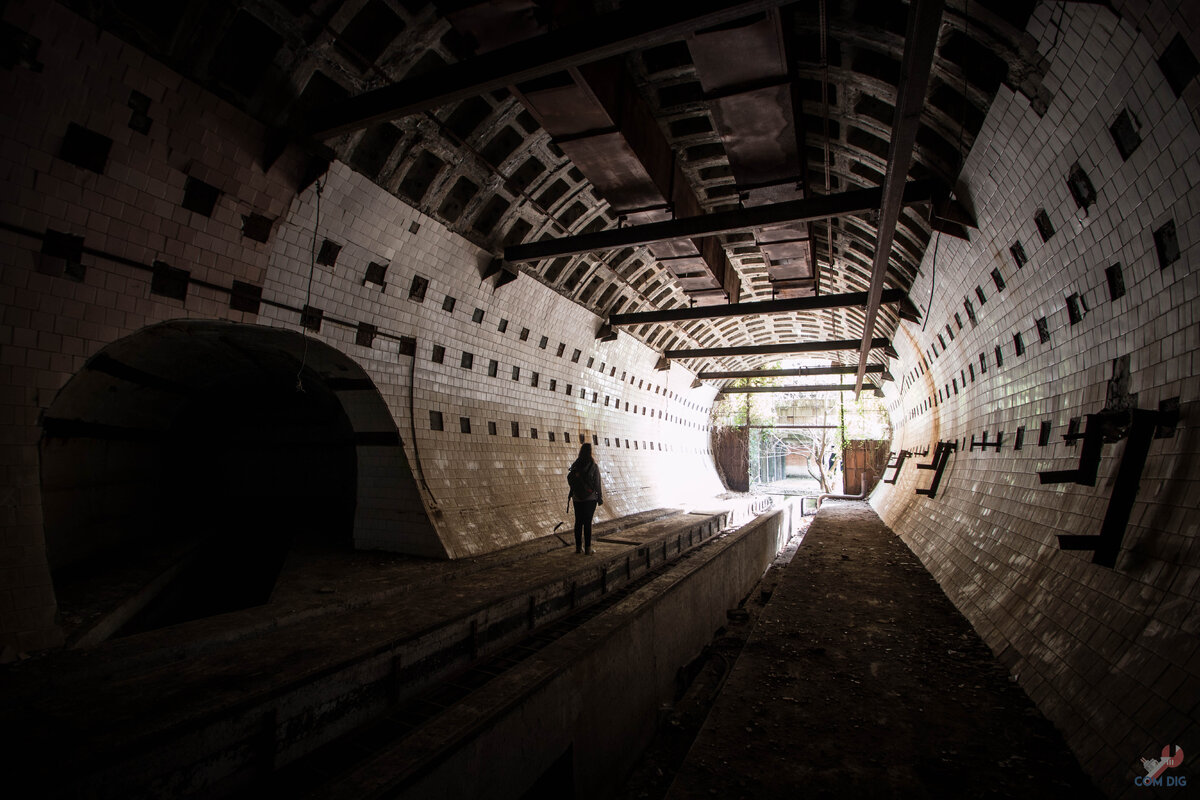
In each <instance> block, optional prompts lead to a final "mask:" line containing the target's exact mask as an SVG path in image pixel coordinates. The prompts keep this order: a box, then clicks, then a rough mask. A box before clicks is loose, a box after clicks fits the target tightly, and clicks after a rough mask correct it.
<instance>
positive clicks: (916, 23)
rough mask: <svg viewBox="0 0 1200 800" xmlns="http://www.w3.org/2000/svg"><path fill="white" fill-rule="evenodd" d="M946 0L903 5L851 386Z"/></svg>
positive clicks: (888, 249)
mask: <svg viewBox="0 0 1200 800" xmlns="http://www.w3.org/2000/svg"><path fill="white" fill-rule="evenodd" d="M944 5H945V0H912V3H911V5H910V6H909V9H908V32H907V35H906V36H905V39H904V56H903V57H902V59H901V62H900V86H899V88H898V89H897V91H896V115H895V117H894V121H893V123H892V139H891V142H890V143H889V144H888V166H887V172H886V174H885V175H884V177H883V202H882V203H881V204H880V206H879V226H878V228H876V230H877V237H876V240H875V242H876V243H875V261H874V264H873V266H872V271H871V289H870V293H871V297H870V301H869V302H868V303H867V315H866V319H865V320H864V322H863V334H862V343H861V344H860V346H859V351H858V375H857V377H856V378H855V385H856V386H857V387H859V388H861V387H862V383H863V376H864V375H866V366H867V355H868V353H870V351H871V347H870V343H871V340H872V338H873V337H874V336H875V320H876V318H877V317H878V315H879V303H880V298H881V297H882V295H883V283H884V280H885V279H886V278H887V267H888V261H889V259H890V258H891V254H892V241H893V239H894V237H895V235H896V221H897V220H898V219H899V218H900V210H901V208H903V194H904V189H905V187H906V183H905V182H906V178H907V176H908V167H909V165H910V164H911V163H912V157H913V146H914V145H915V144H916V141H917V131H918V130H919V129H920V127H921V112H922V111H923V110H924V108H925V92H926V89H927V88H928V86H929V73H930V71H931V70H932V69H933V58H934V53H935V51H936V50H937V40H938V31H939V30H940V29H941V24H942V8H943V7H944Z"/></svg>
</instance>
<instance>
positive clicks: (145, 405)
mask: <svg viewBox="0 0 1200 800" xmlns="http://www.w3.org/2000/svg"><path fill="white" fill-rule="evenodd" d="M303 344H304V343H303V340H301V339H300V337H299V335H297V334H294V333H291V332H288V331H280V330H275V329H269V328H262V327H258V326H248V325H233V324H228V323H195V322H193V323H185V322H172V323H165V324H163V325H158V326H154V327H152V328H147V329H145V330H143V331H140V332H139V333H137V334H134V335H133V336H130V337H127V338H126V339H122V340H120V341H119V342H115V343H113V344H112V345H110V346H108V347H107V348H105V349H104V350H103V351H101V352H100V353H99V354H97V355H96V356H95V357H93V358H92V359H90V360H89V362H88V363H87V365H86V366H85V367H84V369H83V370H81V371H80V373H79V374H78V375H76V376H75V377H74V378H72V380H71V381H70V382H69V383H68V384H67V386H66V387H64V388H63V390H62V392H60V394H59V396H58V397H57V398H56V399H55V402H54V404H53V405H52V406H51V408H50V409H49V410H48V412H47V414H46V417H45V419H44V434H43V439H42V443H41V462H42V493H43V507H44V510H45V532H46V550H47V557H48V560H49V562H50V568H51V572H52V575H53V577H54V583H55V591H56V593H57V595H58V600H59V608H60V616H61V617H62V618H63V619H62V622H63V626H64V629H65V630H66V632H67V634H68V639H69V640H74V641H77V642H80V641H81V640H82V641H83V643H88V642H91V641H99V640H102V639H104V638H108V637H109V636H114V635H116V636H119V635H127V634H131V633H138V632H142V631H146V630H152V629H155V628H159V627H163V626H165V625H171V624H176V623H180V622H186V621H189V620H194V619H199V618H202V617H208V616H211V615H214V614H220V613H225V612H229V611H236V610H239V609H244V608H247V607H251V606H255V605H260V604H263V603H265V602H267V601H268V599H269V598H270V595H271V591H272V589H273V587H274V586H275V582H276V579H277V577H278V575H279V573H280V569H281V567H282V566H283V564H284V561H285V559H286V557H287V555H288V552H289V549H290V548H291V547H292V545H293V544H294V543H295V542H297V541H301V540H302V541H306V542H308V543H313V542H317V543H320V544H321V545H322V546H325V547H328V546H335V547H338V548H342V547H344V548H346V549H349V548H350V547H351V546H352V535H353V528H354V518H355V502H356V487H357V456H356V450H355V431H354V428H353V426H352V424H351V420H350V419H349V417H348V416H347V413H346V410H345V409H344V408H343V405H342V402H341V401H340V399H339V397H338V394H337V392H336V388H337V385H336V384H337V381H338V380H339V379H342V380H345V378H341V377H340V376H341V375H342V374H345V376H346V378H348V379H349V380H351V381H359V382H361V381H362V380H363V378H364V376H363V375H362V373H361V370H359V369H358V368H357V366H356V365H354V364H353V362H351V361H350V360H349V359H347V358H345V357H344V356H342V355H341V354H340V353H337V352H336V351H334V350H332V349H330V348H328V347H327V346H325V345H321V344H319V343H317V342H309V343H308V347H307V351H308V352H307V354H305V352H304V347H303ZM297 345H299V346H300V347H299V349H298V348H297ZM302 359H303V360H304V361H306V362H307V363H306V364H305V365H303V366H302ZM331 373H332V374H331ZM331 384H332V385H331ZM298 386H299V387H301V388H298Z"/></svg>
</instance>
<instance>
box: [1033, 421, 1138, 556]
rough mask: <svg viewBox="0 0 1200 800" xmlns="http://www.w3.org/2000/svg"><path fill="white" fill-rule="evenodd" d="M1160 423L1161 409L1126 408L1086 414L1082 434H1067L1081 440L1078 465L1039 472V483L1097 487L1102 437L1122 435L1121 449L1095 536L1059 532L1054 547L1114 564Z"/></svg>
mask: <svg viewBox="0 0 1200 800" xmlns="http://www.w3.org/2000/svg"><path fill="white" fill-rule="evenodd" d="M1159 421H1160V412H1158V411H1150V410H1148V409H1139V408H1134V409H1130V410H1128V411H1120V412H1112V411H1105V412H1101V413H1099V414H1088V415H1087V426H1086V427H1085V429H1084V432H1083V433H1082V434H1074V435H1073V436H1072V437H1071V438H1073V439H1075V438H1082V439H1083V450H1082V452H1081V453H1080V454H1079V468H1078V469H1073V470H1059V471H1054V472H1039V473H1038V477H1039V478H1040V479H1041V482H1042V483H1044V484H1045V483H1078V484H1082V485H1084V486H1095V485H1096V472H1097V470H1098V468H1099V465H1100V450H1101V448H1102V447H1103V446H1104V441H1105V439H1106V438H1107V439H1109V440H1110V441H1117V440H1118V439H1120V438H1121V437H1122V436H1124V437H1125V438H1126V439H1127V441H1126V442H1125V452H1123V453H1122V454H1121V463H1120V465H1119V466H1118V467H1117V476H1116V479H1115V481H1114V486H1113V492H1112V495H1111V496H1110V497H1109V499H1108V510H1107V511H1106V512H1105V514H1104V522H1103V523H1102V524H1101V526H1100V534H1099V535H1078V534H1060V535H1059V536H1058V546H1059V548H1060V549H1062V550H1090V551H1092V563H1093V564H1100V565H1101V566H1105V567H1114V566H1116V563H1117V555H1118V554H1119V553H1120V552H1121V542H1122V541H1123V540H1124V538H1125V527H1126V525H1128V524H1129V515H1130V514H1131V513H1132V512H1133V504H1134V502H1135V501H1136V500H1137V493H1138V486H1139V484H1140V483H1141V480H1142V470H1143V469H1144V468H1145V466H1146V456H1147V455H1148V454H1149V452H1150V442H1151V441H1152V440H1153V439H1154V433H1155V430H1156V429H1157V427H1158V424H1159Z"/></svg>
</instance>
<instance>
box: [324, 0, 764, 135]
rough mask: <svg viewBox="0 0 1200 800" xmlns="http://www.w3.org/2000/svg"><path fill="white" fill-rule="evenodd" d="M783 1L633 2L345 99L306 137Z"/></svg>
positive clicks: (661, 39)
mask: <svg viewBox="0 0 1200 800" xmlns="http://www.w3.org/2000/svg"><path fill="white" fill-rule="evenodd" d="M786 2H787V0H743V2H736V3H731V2H729V1H728V0H724V2H722V1H721V0H699V1H698V2H691V3H641V4H635V6H634V7H632V8H630V9H628V10H622V11H616V12H613V13H611V14H604V15H601V16H599V17H596V18H594V19H591V20H588V21H587V22H586V23H582V24H578V25H570V26H567V27H564V28H561V29H559V30H557V31H553V32H551V33H547V34H543V35H541V36H536V37H534V38H532V39H526V40H525V41H521V42H517V43H515V44H511V45H509V46H507V47H501V48H499V49H497V50H493V51H492V52H490V53H485V54H484V55H481V56H477V57H475V58H471V59H468V60H466V61H460V62H459V63H457V64H451V65H449V66H448V67H446V68H445V69H443V70H441V71H439V72H437V73H434V74H431V75H421V76H419V77H416V78H409V79H406V80H402V81H400V82H399V83H393V84H390V85H388V86H384V87H382V88H379V89H375V90H372V91H369V92H364V93H363V94H360V95H357V96H355V97H351V98H348V99H346V100H344V101H342V102H341V103H338V104H337V105H335V106H333V107H332V108H330V109H328V110H326V111H325V112H324V113H322V114H319V115H318V116H317V119H318V120H319V122H318V123H317V124H316V130H314V131H313V132H312V135H313V136H314V137H315V138H318V139H328V138H330V137H333V136H337V135H339V134H343V133H348V132H350V131H354V130H359V129H361V128H365V127H367V126H369V125H373V124H375V123H376V122H384V121H386V120H392V119H400V118H401V117H407V116H409V115H411V114H418V113H421V112H424V111H430V110H432V109H435V108H439V107H441V106H444V105H447V104H449V103H454V102H457V101H459V100H465V99H466V98H468V97H477V96H479V95H481V94H483V93H484V92H488V91H491V90H493V89H499V88H501V87H505V86H511V85H513V84H515V83H521V82H523V81H528V80H532V79H534V78H542V77H545V76H547V75H551V74H553V73H555V72H559V71H560V70H564V69H569V68H571V67H578V66H580V65H583V64H589V63H591V62H593V61H600V60H601V59H605V58H609V57H612V56H619V55H622V54H624V53H628V52H630V51H631V50H640V49H643V48H646V47H652V46H654V45H659V44H664V43H666V42H673V41H678V40H680V39H683V38H684V37H685V36H687V35H688V34H690V33H691V32H692V31H695V30H697V29H700V28H707V27H711V26H714V25H721V24H723V23H726V22H730V21H733V20H736V19H739V18H741V17H744V16H747V15H749V14H754V13H757V12H760V11H765V10H768V9H771V8H775V7H776V6H780V5H785V4H786Z"/></svg>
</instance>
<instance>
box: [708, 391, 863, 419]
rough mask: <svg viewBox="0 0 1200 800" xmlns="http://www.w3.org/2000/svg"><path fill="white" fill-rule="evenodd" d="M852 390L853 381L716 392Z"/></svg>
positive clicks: (764, 392) (752, 392) (758, 392)
mask: <svg viewBox="0 0 1200 800" xmlns="http://www.w3.org/2000/svg"><path fill="white" fill-rule="evenodd" d="M863 388H866V389H871V390H874V389H875V388H876V387H875V386H874V385H872V384H869V383H868V384H867V385H866V386H865V387H863ZM853 391H856V390H855V387H854V384H853V383H831V384H808V385H800V386H726V387H725V388H724V389H722V390H721V391H720V392H718V394H768V393H771V392H803V393H805V394H807V393H811V392H853ZM776 427H778V426H776Z"/></svg>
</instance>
